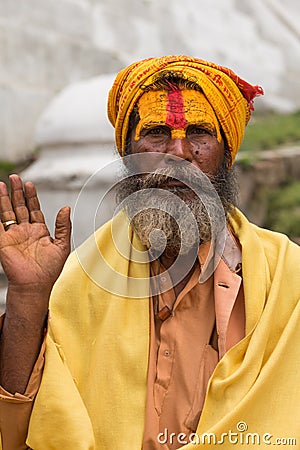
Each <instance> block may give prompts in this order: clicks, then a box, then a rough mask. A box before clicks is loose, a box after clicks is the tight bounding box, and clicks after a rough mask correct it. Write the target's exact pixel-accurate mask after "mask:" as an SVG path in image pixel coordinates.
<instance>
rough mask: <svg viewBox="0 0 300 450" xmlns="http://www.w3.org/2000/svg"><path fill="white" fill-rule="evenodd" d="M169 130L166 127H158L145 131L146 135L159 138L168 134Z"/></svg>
mask: <svg viewBox="0 0 300 450" xmlns="http://www.w3.org/2000/svg"><path fill="white" fill-rule="evenodd" d="M167 133H168V130H167V129H166V127H164V126H157V127H153V128H148V129H147V130H145V134H147V135H148V134H150V135H152V136H157V135H158V136H159V135H162V134H167Z"/></svg>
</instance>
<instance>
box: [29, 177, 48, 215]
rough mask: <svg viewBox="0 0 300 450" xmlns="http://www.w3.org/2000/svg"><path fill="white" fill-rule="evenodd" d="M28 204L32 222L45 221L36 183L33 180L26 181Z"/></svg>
mask: <svg viewBox="0 0 300 450" xmlns="http://www.w3.org/2000/svg"><path fill="white" fill-rule="evenodd" d="M24 193H25V200H26V206H27V208H28V211H29V218H30V222H31V223H45V218H44V214H43V213H42V211H41V206H40V202H39V199H38V196H37V192H36V188H35V185H34V184H33V183H32V182H31V181H27V182H26V183H24Z"/></svg>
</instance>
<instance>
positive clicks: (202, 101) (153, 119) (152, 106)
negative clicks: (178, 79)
mask: <svg viewBox="0 0 300 450" xmlns="http://www.w3.org/2000/svg"><path fill="white" fill-rule="evenodd" d="M138 110H139V115H140V120H141V121H142V122H143V123H147V121H149V123H158V124H162V123H163V124H166V125H169V126H171V127H172V128H175V129H177V128H180V129H182V128H184V127H185V126H186V125H187V124H188V123H199V122H203V121H204V122H210V123H215V121H216V116H215V114H214V111H213V109H212V107H211V105H210V103H209V102H208V101H207V99H206V97H205V96H204V94H203V93H202V92H199V91H195V90H191V89H181V90H180V89H175V88H174V89H171V90H168V91H166V90H160V91H149V92H145V93H144V94H143V95H142V96H141V98H140V99H139V101H138Z"/></svg>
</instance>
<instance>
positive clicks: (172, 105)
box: [166, 89, 186, 130]
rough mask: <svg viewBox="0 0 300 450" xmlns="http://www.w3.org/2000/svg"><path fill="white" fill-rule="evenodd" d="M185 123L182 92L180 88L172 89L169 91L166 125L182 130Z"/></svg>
mask: <svg viewBox="0 0 300 450" xmlns="http://www.w3.org/2000/svg"><path fill="white" fill-rule="evenodd" d="M185 124H186V119H185V116H184V101H183V96H182V92H181V91H180V90H179V89H171V90H170V91H168V104H167V118H166V125H168V126H169V127H172V128H173V129H175V130H182V129H183V128H184V127H185Z"/></svg>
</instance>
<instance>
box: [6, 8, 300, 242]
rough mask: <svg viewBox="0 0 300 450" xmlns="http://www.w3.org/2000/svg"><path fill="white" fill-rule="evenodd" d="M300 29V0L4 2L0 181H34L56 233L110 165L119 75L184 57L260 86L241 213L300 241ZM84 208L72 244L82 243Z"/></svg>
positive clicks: (240, 164) (241, 166)
mask: <svg viewBox="0 0 300 450" xmlns="http://www.w3.org/2000/svg"><path fill="white" fill-rule="evenodd" d="M299 23H300V2H299V0H285V1H284V2H281V1H280V0H251V2H249V1H248V0H185V1H184V2H182V1H181V0H172V1H167V0H126V1H124V0H123V1H122V0H44V1H43V2H41V1H39V0H18V2H12V1H11V0H0V178H1V179H2V180H7V175H8V174H9V173H11V172H13V171H17V172H19V173H21V174H22V176H23V177H24V179H29V178H30V179H31V180H32V181H34V182H36V183H37V185H38V189H39V192H40V197H41V202H42V205H43V209H44V211H45V215H46V219H47V222H48V224H49V226H50V228H51V227H52V226H53V221H54V215H55V213H56V211H57V209H58V208H59V207H61V206H62V205H64V204H70V205H71V206H72V207H73V208H74V206H75V205H76V199H77V198H78V194H79V193H80V192H81V189H82V186H83V185H84V183H85V182H86V180H88V179H89V177H90V176H91V175H92V174H93V173H94V172H95V170H96V169H97V168H100V167H103V166H105V165H106V164H107V163H108V162H109V161H111V160H113V159H115V158H116V155H115V151H114V143H113V142H114V133H113V129H112V127H111V126H110V124H109V123H108V120H107V117H106V99H107V92H108V89H109V87H110V85H111V83H112V81H113V79H114V76H115V73H116V72H117V71H118V70H119V69H121V68H123V67H124V66H125V65H128V64H130V63H131V62H133V61H135V60H138V59H141V58H146V57H149V56H160V55H163V54H173V53H177V54H179V53H183V54H189V55H192V56H196V57H199V58H202V59H207V60H210V61H213V62H216V63H218V64H222V65H225V66H228V67H230V68H231V69H233V70H234V71H236V72H237V73H238V74H239V75H240V76H241V77H243V78H245V79H246V80H248V81H249V82H250V83H252V84H259V85H261V86H263V88H264V91H265V96H264V97H260V98H258V99H256V111H255V113H254V114H253V117H252V119H251V122H250V124H249V125H248V128H247V132H246V137H245V140H244V143H243V145H242V148H241V151H240V153H239V157H238V161H237V164H236V165H237V170H238V176H239V183H240V187H241V196H240V207H241V209H242V210H243V211H244V212H245V213H246V215H247V216H248V218H249V219H250V220H252V221H254V222H255V223H257V224H259V225H261V226H266V227H268V228H272V229H273V230H276V231H281V232H284V233H286V234H287V235H288V236H289V237H291V238H292V239H293V240H295V242H298V243H299V242H300V241H299V237H300V112H299V111H300V27H299ZM102 175H103V176H102ZM102 175H101V174H100V176H99V177H98V178H97V180H96V181H95V182H94V183H89V184H88V186H86V187H85V189H86V190H90V192H89V193H90V198H91V199H93V198H94V199H96V198H98V197H99V192H102V193H103V192H105V189H106V188H107V186H108V185H109V183H110V181H111V178H112V176H113V174H112V173H110V172H109V170H106V171H105V173H103V174H102ZM85 207H86V210H85V209H84V207H83V210H82V214H79V215H77V222H78V223H77V226H76V227H75V229H74V233H75V235H76V238H75V244H77V243H80V242H82V240H83V239H85V237H86V235H87V227H86V222H84V220H81V219H80V216H81V217H84V216H86V217H88V209H89V204H88V202H87V203H86V204H85ZM104 220H105V214H103V221H104Z"/></svg>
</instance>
